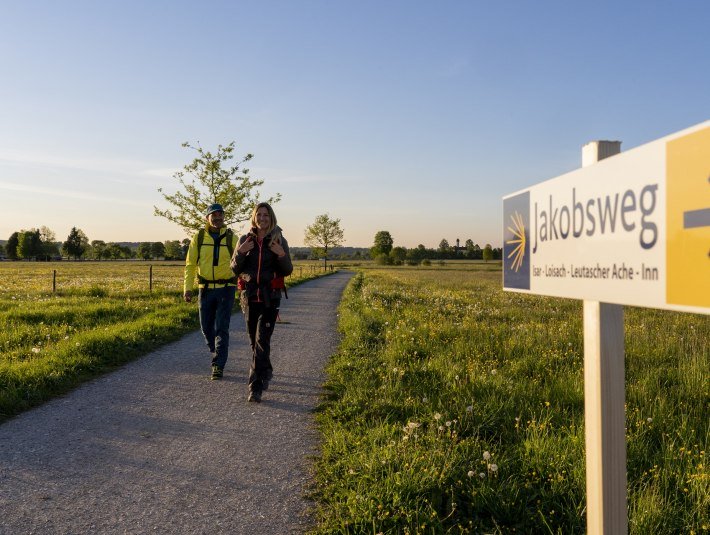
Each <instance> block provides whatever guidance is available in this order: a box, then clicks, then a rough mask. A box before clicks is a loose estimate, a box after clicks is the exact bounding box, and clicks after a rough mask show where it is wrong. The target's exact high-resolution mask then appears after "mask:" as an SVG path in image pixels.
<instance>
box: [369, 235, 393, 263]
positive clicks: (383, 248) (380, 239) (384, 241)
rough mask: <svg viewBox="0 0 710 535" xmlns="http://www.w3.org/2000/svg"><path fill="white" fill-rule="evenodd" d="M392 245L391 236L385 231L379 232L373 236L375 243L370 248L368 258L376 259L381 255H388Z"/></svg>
mask: <svg viewBox="0 0 710 535" xmlns="http://www.w3.org/2000/svg"><path fill="white" fill-rule="evenodd" d="M393 244H394V240H393V239H392V235H391V234H390V233H389V232H388V231H386V230H380V231H379V232H378V233H377V234H375V243H374V245H373V246H372V247H371V248H370V256H372V258H377V257H378V256H379V255H381V254H385V255H387V254H390V251H391V250H392V245H393Z"/></svg>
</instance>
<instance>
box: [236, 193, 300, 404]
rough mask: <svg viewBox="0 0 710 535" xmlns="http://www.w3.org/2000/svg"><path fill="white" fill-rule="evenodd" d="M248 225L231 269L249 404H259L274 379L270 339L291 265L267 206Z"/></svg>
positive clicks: (257, 210) (261, 206) (254, 213)
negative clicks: (246, 350) (242, 324)
mask: <svg viewBox="0 0 710 535" xmlns="http://www.w3.org/2000/svg"><path fill="white" fill-rule="evenodd" d="M250 222H251V229H250V230H249V232H248V233H247V234H245V235H244V236H241V237H240V238H239V243H238V245H237V248H236V249H235V250H234V255H233V256H232V264H231V265H232V271H234V273H235V274H236V275H237V276H238V277H239V279H240V281H239V287H240V288H241V294H240V300H241V305H242V311H243V312H244V319H245V321H246V326H247V332H248V334H249V341H250V342H251V349H252V360H251V366H250V367H249V398H248V400H249V401H254V402H257V403H258V402H260V401H261V394H262V392H263V391H264V390H266V389H267V388H268V386H269V381H270V380H271V377H272V375H273V368H272V366H271V359H270V353H271V335H272V333H273V332H274V325H275V323H276V318H277V316H278V314H279V306H280V305H281V290H280V287H283V277H286V276H288V275H290V274H291V272H292V271H293V264H292V263H291V257H290V255H289V251H288V243H287V242H286V238H284V237H283V236H282V235H281V228H279V227H278V226H277V225H276V214H274V210H273V208H271V206H270V205H269V204H268V203H265V202H262V203H259V204H257V205H256V206H255V207H254V210H253V211H252V214H251V220H250Z"/></svg>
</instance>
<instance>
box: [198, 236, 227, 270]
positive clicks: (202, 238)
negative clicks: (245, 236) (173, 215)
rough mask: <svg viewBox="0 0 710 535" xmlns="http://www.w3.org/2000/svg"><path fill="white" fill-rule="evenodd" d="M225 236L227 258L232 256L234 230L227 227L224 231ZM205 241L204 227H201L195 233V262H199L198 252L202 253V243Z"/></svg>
mask: <svg viewBox="0 0 710 535" xmlns="http://www.w3.org/2000/svg"><path fill="white" fill-rule="evenodd" d="M224 234H225V238H227V250H228V251H229V258H232V255H233V254H234V232H232V229H230V228H228V229H227V231H226V232H225V233H224ZM203 243H205V229H203V228H201V229H200V230H199V232H198V233H197V262H198V263H199V262H200V253H202V244H203Z"/></svg>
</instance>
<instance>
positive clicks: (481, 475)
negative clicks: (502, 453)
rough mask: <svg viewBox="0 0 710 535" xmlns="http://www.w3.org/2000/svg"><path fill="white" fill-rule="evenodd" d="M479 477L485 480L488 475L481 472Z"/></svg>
mask: <svg viewBox="0 0 710 535" xmlns="http://www.w3.org/2000/svg"><path fill="white" fill-rule="evenodd" d="M478 477H480V478H481V479H484V478H485V477H486V473H485V472H480V473H479V474H478Z"/></svg>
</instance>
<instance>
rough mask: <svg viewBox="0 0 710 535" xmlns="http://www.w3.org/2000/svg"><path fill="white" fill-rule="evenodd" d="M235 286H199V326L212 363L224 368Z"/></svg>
mask: <svg viewBox="0 0 710 535" xmlns="http://www.w3.org/2000/svg"><path fill="white" fill-rule="evenodd" d="M235 292H236V287H235V286H226V287H223V288H200V327H201V328H202V334H203V335H204V336H205V342H207V347H208V348H209V350H210V352H211V353H213V354H214V355H213V357H212V364H213V365H217V366H219V367H220V368H222V369H224V365H225V364H226V363H227V352H228V350H229V320H230V318H231V317H232V306H233V305H234V296H235Z"/></svg>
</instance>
